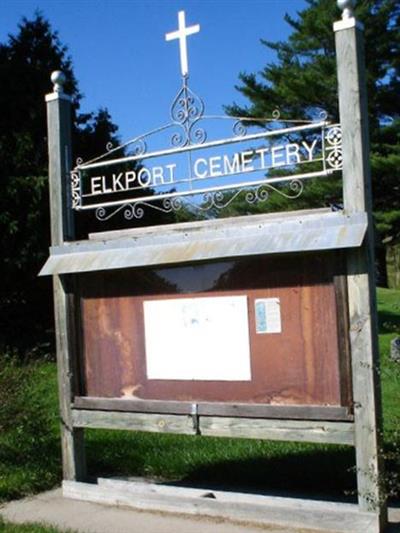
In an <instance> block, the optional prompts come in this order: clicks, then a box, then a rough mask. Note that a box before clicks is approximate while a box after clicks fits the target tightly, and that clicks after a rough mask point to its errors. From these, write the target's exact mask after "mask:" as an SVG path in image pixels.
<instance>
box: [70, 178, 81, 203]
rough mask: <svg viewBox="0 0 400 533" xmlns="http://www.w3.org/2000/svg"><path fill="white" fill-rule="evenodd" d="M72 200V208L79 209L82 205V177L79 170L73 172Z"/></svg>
mask: <svg viewBox="0 0 400 533" xmlns="http://www.w3.org/2000/svg"><path fill="white" fill-rule="evenodd" d="M71 200H72V209H79V208H80V207H81V205H82V197H81V179H80V176H79V172H76V171H72V172H71Z"/></svg>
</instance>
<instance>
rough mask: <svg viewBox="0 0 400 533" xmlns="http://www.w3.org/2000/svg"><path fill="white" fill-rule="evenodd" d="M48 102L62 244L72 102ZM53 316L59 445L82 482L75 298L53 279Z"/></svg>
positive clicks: (69, 227)
mask: <svg viewBox="0 0 400 533" xmlns="http://www.w3.org/2000/svg"><path fill="white" fill-rule="evenodd" d="M50 96H51V98H46V101H47V126H48V150H49V193H50V217H51V242H52V245H53V246H56V245H60V244H62V243H64V241H65V240H66V239H69V238H72V237H73V233H74V228H73V219H72V213H71V209H69V202H68V196H69V195H68V190H69V186H68V184H69V174H68V172H69V170H70V165H71V101H70V99H69V98H68V97H67V96H65V95H63V94H57V95H54V94H52V95H50ZM53 294H54V316H55V330H56V349H57V372H58V390H59V399H60V400H59V401H60V416H61V442H62V459H63V473H64V478H65V479H84V477H85V471H86V465H85V454H84V443H83V430H81V429H75V428H74V427H73V423H72V415H71V401H72V395H73V390H74V387H75V381H74V378H75V372H74V369H75V360H74V358H75V351H74V348H75V346H76V335H75V324H76V323H75V318H74V296H73V294H72V293H71V292H70V291H68V290H67V287H66V280H63V279H62V277H61V276H58V275H55V276H54V277H53Z"/></svg>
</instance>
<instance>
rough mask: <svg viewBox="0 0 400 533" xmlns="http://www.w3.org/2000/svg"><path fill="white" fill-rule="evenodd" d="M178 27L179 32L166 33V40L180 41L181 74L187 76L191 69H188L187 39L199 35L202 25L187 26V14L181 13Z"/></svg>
mask: <svg viewBox="0 0 400 533" xmlns="http://www.w3.org/2000/svg"><path fill="white" fill-rule="evenodd" d="M178 26H179V28H178V30H176V31H172V32H171V33H166V34H165V39H166V40H167V41H173V40H174V39H179V50H180V55H181V72H182V76H187V75H188V74H189V67H188V56H187V42H186V38H187V37H188V36H189V35H193V33H198V32H199V31H200V25H199V24H195V25H194V26H186V21H185V12H184V11H179V13H178Z"/></svg>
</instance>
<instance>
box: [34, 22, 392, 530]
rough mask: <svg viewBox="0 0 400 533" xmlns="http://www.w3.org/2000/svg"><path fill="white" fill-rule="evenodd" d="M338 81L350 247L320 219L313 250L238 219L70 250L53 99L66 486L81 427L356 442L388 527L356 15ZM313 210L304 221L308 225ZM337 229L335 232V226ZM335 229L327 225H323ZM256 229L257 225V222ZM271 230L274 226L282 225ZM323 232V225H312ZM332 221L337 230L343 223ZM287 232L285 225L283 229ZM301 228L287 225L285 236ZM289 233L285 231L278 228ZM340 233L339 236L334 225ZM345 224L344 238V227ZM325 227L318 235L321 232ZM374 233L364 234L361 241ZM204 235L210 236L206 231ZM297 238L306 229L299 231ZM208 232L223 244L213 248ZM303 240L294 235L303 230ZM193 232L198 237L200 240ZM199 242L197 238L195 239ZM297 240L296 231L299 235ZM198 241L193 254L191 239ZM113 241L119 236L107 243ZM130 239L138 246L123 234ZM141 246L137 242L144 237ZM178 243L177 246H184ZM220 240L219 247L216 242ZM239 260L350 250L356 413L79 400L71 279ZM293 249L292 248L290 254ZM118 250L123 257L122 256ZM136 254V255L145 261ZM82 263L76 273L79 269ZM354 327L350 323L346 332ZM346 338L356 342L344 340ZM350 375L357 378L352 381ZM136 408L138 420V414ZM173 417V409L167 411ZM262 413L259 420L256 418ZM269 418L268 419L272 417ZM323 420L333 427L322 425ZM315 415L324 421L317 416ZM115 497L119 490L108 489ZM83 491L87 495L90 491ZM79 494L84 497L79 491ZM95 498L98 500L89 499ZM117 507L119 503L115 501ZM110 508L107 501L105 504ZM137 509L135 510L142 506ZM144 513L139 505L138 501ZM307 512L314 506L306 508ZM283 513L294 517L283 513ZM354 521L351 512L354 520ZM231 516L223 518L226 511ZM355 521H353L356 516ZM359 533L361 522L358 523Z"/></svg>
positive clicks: (367, 504) (347, 312) (66, 149)
mask: <svg viewBox="0 0 400 533" xmlns="http://www.w3.org/2000/svg"><path fill="white" fill-rule="evenodd" d="M334 31H335V38H336V52H337V65H338V81H339V109H340V116H341V126H342V134H343V140H342V145H343V154H344V155H343V196H344V207H345V211H344V214H343V215H341V216H342V219H341V222H340V223H339V226H340V224H342V222H343V220H344V217H347V222H346V224H342V227H343V226H346V227H347V229H348V230H349V231H350V233H351V238H349V239H348V240H347V241H346V242H345V243H343V241H341V240H340V238H339V234H340V228H339V226H337V222H338V221H339V218H338V216H336V217H335V216H332V215H329V214H327V213H318V214H316V216H317V223H316V224H317V227H314V228H313V227H312V224H311V226H308V229H306V230H301V231H308V232H309V233H308V241H307V242H308V244H307V245H306V244H304V243H303V244H302V245H299V244H298V239H296V238H293V239H291V238H289V239H288V238H287V233H286V234H285V231H283V233H282V237H281V240H280V244H279V245H278V246H276V245H274V244H273V242H272V241H271V239H270V238H269V236H268V235H270V233H269V230H271V228H273V227H275V229H276V228H277V221H276V220H274V219H273V217H272V218H270V219H269V220H267V219H263V220H262V223H261V224H260V222H259V221H258V220H253V222H254V223H252V222H250V223H249V224H247V223H246V224H244V223H243V224H242V225H241V221H240V220H239V221H235V222H234V223H233V224H234V229H235V231H237V234H236V235H235V234H232V231H230V229H229V225H228V224H226V225H224V223H223V222H221V223H218V228H217V229H215V227H214V228H212V227H211V225H210V226H209V227H208V228H207V225H204V227H202V229H201V231H198V232H197V234H196V231H194V232H193V233H190V231H188V228H185V227H184V226H182V228H181V230H176V229H173V230H172V232H170V233H168V230H166V231H165V232H163V235H164V237H165V242H164V243H160V238H159V237H158V238H157V237H155V236H154V234H153V235H152V232H151V229H149V230H146V231H144V232H143V234H142V246H140V242H139V245H135V246H133V247H131V249H130V250H127V251H126V250H125V251H123V249H125V248H126V246H125V243H124V242H123V241H120V242H114V243H113V242H111V241H110V243H109V244H108V245H107V246H104V244H103V243H102V242H101V241H98V240H96V239H91V240H89V241H87V242H85V243H68V241H69V240H72V239H73V236H74V228H73V222H72V218H71V214H70V210H69V209H68V208H67V197H68V194H67V179H68V178H67V176H68V171H69V170H70V161H71V138H70V137H71V133H70V129H71V119H70V109H71V102H70V99H69V98H68V97H67V96H65V95H64V94H63V93H62V92H59V87H58V88H57V89H56V91H55V92H54V93H52V94H50V95H48V96H47V97H46V101H47V110H48V131H49V137H48V138H49V159H50V161H49V177H50V205H51V235H52V246H53V248H52V255H51V257H50V260H49V262H48V263H47V264H46V266H45V268H44V269H43V271H42V273H43V274H52V275H53V279H54V281H53V283H54V301H55V323H56V336H57V365H58V383H59V395H60V413H61V435H62V451H63V470H64V479H65V480H71V481H75V482H77V481H79V480H83V479H84V478H85V456H84V446H83V431H84V429H85V428H91V427H99V428H113V429H135V430H146V431H158V432H166V431H168V432H178V433H187V434H202V435H223V436H235V437H236V436H237V437H249V438H267V439H278V440H300V441H309V442H326V443H341V444H347V445H352V446H355V450H356V460H357V483H358V508H357V509H358V510H357V512H356V513H355V514H354V513H353V511H351V513H353V519H354V520H355V517H356V515H357V520H358V519H360V521H361V519H362V520H364V522H363V524H364V525H363V526H362V529H360V531H363V532H365V533H367V532H368V533H378V532H381V531H383V529H384V527H385V523H386V521H387V513H386V503H385V499H384V497H383V495H382V489H381V483H380V476H381V475H382V474H381V473H382V465H381V459H380V448H381V444H380V438H381V436H380V434H381V406H380V389H379V379H378V374H379V368H378V365H379V355H378V344H377V320H376V298H375V279H374V260H373V253H374V244H373V224H372V207H371V191H370V189H371V185H370V173H369V162H368V126H367V108H366V93H365V80H364V76H365V68H364V63H363V57H362V56H363V43H362V27H361V26H360V25H359V24H358V23H357V21H356V20H355V19H354V18H352V17H348V18H344V19H343V20H342V21H340V22H338V23H336V24H335V26H334ZM313 216H314V214H312V215H311V216H310V218H308V219H307V220H308V221H311V220H312V217H313ZM318 220H319V221H320V220H324V221H325V220H326V221H328V220H329V224H330V228H331V229H334V230H335V231H336V233H334V238H332V234H330V236H329V237H328V238H325V237H324V236H321V233H322V232H321V231H320V228H318V223H319V222H318ZM332 221H333V224H332ZM327 223H328V222H327ZM255 224H258V228H256V225H255ZM274 224H275V226H274ZM314 224H315V217H314ZM335 224H336V227H335ZM278 225H279V223H278ZM290 225H291V226H292V227H293V225H294V226H295V225H296V222H295V221H294V220H293V219H292V220H290V219H288V221H287V224H286V228H288V227H289V226H290ZM282 227H283V228H284V227H285V226H282ZM335 228H336V229H335ZM338 228H339V230H338ZM318 230H319V231H318ZM365 230H366V237H365V238H364V234H365ZM207 231H208V232H209V233H208V234H207ZM297 231H299V229H298V228H297ZM210 232H211V234H214V236H215V235H216V236H217V237H216V239H214V240H213V242H212V243H211V245H210V243H209V239H210ZM295 233H296V231H295ZM196 235H197V236H196ZM199 235H200V238H199ZM292 235H294V234H293V232H292ZM191 236H192V237H193V241H192V243H191V246H188V238H189V240H190V238H191ZM110 237H111V238H112V237H113V236H110ZM126 239H127V240H128V241H129V240H130V239H131V237H130V235H129V234H128V233H126ZM139 241H140V239H139ZM180 241H181V242H180ZM217 241H218V242H217ZM233 244H236V250H240V252H239V253H238V255H243V256H245V255H251V254H255V253H256V254H257V253H258V254H265V253H282V252H304V251H311V250H323V249H339V248H344V249H345V254H346V261H347V275H346V279H345V278H343V277H341V278H338V279H337V295H339V293H340V294H343V290H345V291H346V292H347V302H346V298H342V297H341V296H340V297H339V300H338V301H339V304H338V305H339V306H340V307H341V309H342V311H343V316H344V317H345V325H344V329H343V328H341V329H340V330H339V331H338V335H339V338H340V339H341V350H342V352H343V353H349V354H350V356H351V357H350V359H351V375H352V382H351V386H350V384H349V383H343V386H342V391H341V395H342V398H343V399H345V400H346V401H349V399H350V397H351V396H352V397H353V402H354V420H353V419H352V416H353V414H352V413H350V414H349V413H346V412H344V411H343V410H341V409H335V408H330V409H325V410H324V411H323V413H324V414H322V413H321V412H320V411H319V408H314V407H305V408H303V407H302V406H299V407H296V408H291V407H282V408H280V409H275V408H273V407H272V406H265V405H259V406H248V405H246V406H242V405H230V406H222V405H212V406H210V405H208V404H207V403H201V404H199V405H196V407H195V411H193V405H191V407H190V412H188V409H189V406H188V405H186V404H183V403H182V402H179V403H169V404H168V405H165V402H164V403H163V405H162V406H161V404H159V403H155V402H149V401H147V402H144V403H143V402H139V403H138V402H130V403H126V402H124V404H122V402H121V403H120V402H118V400H113V399H112V400H104V399H101V400H99V399H97V398H81V397H79V396H75V397H74V391H76V390H77V388H76V382H77V379H78V374H79V369H78V367H77V358H78V352H79V349H78V343H79V341H78V340H77V339H79V334H78V335H77V333H76V330H77V320H78V318H77V316H78V315H77V313H78V311H77V306H76V287H75V286H74V280H70V279H68V277H67V276H66V274H72V275H73V274H74V273H76V272H82V271H87V270H96V269H104V268H125V267H133V266H140V265H151V264H165V263H168V262H169V263H178V262H187V261H200V260H207V259H215V258H216V257H232V256H235V253H232V245H233ZM285 246H286V248H285ZM118 249H119V250H120V255H119V259H118V260H117V261H116V262H115V254H116V252H117V251H118ZM138 250H139V253H138ZM77 265H78V266H77ZM346 322H348V324H347V325H346ZM346 330H348V331H349V335H346V334H344V333H345V331H346ZM343 365H344V366H343V368H342V371H343V372H344V373H345V374H346V373H349V372H348V370H349V363H348V360H346V358H344V363H343ZM349 374H350V373H349ZM139 409H140V412H136V411H137V410H139ZM165 410H168V413H165ZM260 413H262V416H263V418H260ZM264 416H267V417H268V418H264ZM320 416H323V417H324V418H325V420H322V421H321V420H320ZM316 419H317V420H316ZM65 486H66V487H67V490H66V493H67V494H68V491H69V493H70V494H71V493H73V492H74V490H75V491H77V492H78V493H79V490H80V488H79V487H81V488H82V491H81V493H80V497H83V498H84V497H85V494H86V495H88V494H90V493H93V492H95V489H93V488H92V489H88V488H87V487H86V486H84V484H81V485H79V483H78V484H72V485H71V484H69V485H68V484H66V485H65ZM110 490H111V489H110ZM85 491H86V492H85ZM75 493H76V492H75ZM88 498H89V499H90V497H89V496H88ZM109 500H112V496H110V498H109ZM102 501H104V498H103V500H102ZM138 505H139V504H138ZM139 506H140V505H139ZM309 510H310V513H312V505H311V504H309ZM284 513H286V514H287V509H286V508H285V509H284ZM351 513H350V514H351ZM221 514H222V515H223V511H221V512H220V515H221ZM354 520H353V522H350V523H355V521H357V520H355V521H354ZM360 527H361V526H360Z"/></svg>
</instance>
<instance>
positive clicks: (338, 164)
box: [325, 124, 343, 171]
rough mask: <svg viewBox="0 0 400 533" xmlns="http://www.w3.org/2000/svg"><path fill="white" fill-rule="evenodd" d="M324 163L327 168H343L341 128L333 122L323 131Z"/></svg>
mask: <svg viewBox="0 0 400 533" xmlns="http://www.w3.org/2000/svg"><path fill="white" fill-rule="evenodd" d="M325 152H326V163H327V164H328V166H329V168H330V169H331V170H332V171H334V170H341V169H342V168H343V150H342V128H341V127H340V125H339V124H335V125H333V126H331V127H330V128H328V129H327V130H326V131H325Z"/></svg>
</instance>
